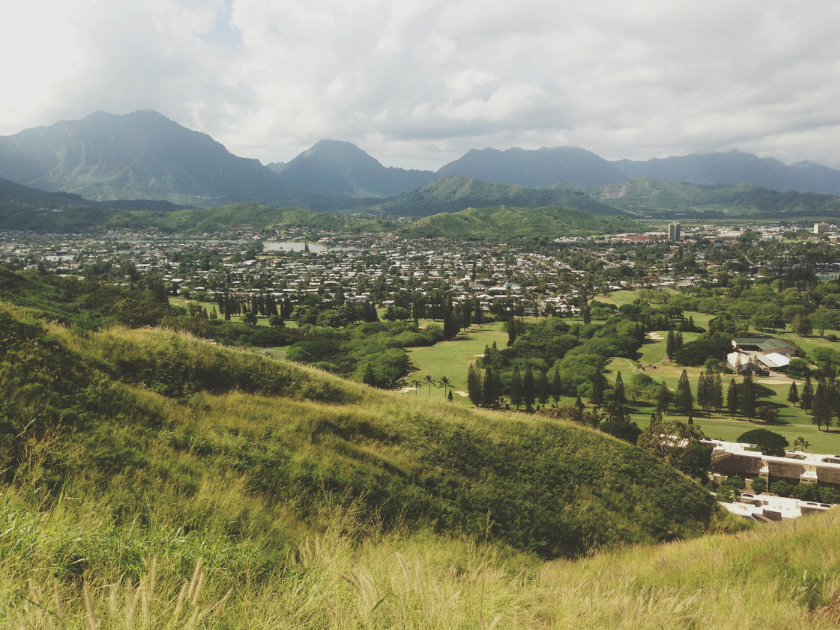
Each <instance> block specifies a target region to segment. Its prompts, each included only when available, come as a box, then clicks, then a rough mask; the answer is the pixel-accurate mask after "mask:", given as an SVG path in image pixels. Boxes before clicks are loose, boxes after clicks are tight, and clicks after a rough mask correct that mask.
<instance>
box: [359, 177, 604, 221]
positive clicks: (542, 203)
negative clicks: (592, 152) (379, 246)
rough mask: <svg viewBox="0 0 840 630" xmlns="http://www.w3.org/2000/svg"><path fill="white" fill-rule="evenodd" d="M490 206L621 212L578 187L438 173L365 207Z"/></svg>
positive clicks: (422, 210) (426, 211)
mask: <svg viewBox="0 0 840 630" xmlns="http://www.w3.org/2000/svg"><path fill="white" fill-rule="evenodd" d="M492 206H517V207H526V208H540V207H546V206H556V207H562V208H572V209H575V210H583V211H584V212H588V213H590V214H599V215H615V214H621V211H620V210H616V209H615V208H613V207H612V206H608V205H606V204H603V203H600V202H598V201H596V200H595V199H592V198H591V197H589V196H587V195H585V194H584V193H583V192H580V191H569V190H564V189H558V190H547V189H540V190H535V189H533V188H525V187H523V186H518V185H515V184H498V183H491V182H482V181H478V180H475V179H471V178H469V177H465V176H454V177H440V178H438V179H436V180H435V181H433V182H432V183H430V184H428V185H426V186H424V187H423V188H420V189H418V190H415V191H412V192H409V193H406V194H404V195H401V196H399V197H396V198H395V199H389V200H387V201H384V202H382V203H381V204H379V205H376V206H371V207H370V208H368V211H376V212H382V213H385V214H392V215H401V216H419V217H423V216H429V215H432V214H438V213H440V212H458V211H460V210H466V209H467V208H488V207H492Z"/></svg>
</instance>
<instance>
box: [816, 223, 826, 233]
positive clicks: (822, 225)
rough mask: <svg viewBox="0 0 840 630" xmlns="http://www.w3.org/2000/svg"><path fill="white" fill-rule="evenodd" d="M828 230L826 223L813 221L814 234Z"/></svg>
mask: <svg viewBox="0 0 840 630" xmlns="http://www.w3.org/2000/svg"><path fill="white" fill-rule="evenodd" d="M825 232H828V223H814V234H824V233H825Z"/></svg>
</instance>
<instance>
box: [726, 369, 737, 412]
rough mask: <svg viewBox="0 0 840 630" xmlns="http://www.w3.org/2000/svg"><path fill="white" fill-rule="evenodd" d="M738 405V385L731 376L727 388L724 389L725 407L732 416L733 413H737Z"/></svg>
mask: <svg viewBox="0 0 840 630" xmlns="http://www.w3.org/2000/svg"><path fill="white" fill-rule="evenodd" d="M739 407H740V405H739V400H738V386H737V385H736V384H735V379H734V378H733V379H732V380H731V381H729V389H728V390H727V391H726V408H727V410H728V411H729V416H730V417H732V418H734V417H735V414H737V413H738V408H739Z"/></svg>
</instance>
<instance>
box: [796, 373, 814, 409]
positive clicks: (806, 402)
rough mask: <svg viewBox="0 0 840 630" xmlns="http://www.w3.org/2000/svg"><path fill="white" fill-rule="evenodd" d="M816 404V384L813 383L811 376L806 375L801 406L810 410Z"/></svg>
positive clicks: (800, 400)
mask: <svg viewBox="0 0 840 630" xmlns="http://www.w3.org/2000/svg"><path fill="white" fill-rule="evenodd" d="M813 404H814V386H813V385H812V384H811V377H810V376H806V377H805V384H804V385H803V386H802V394H801V395H800V396H799V408H800V409H803V410H804V411H806V412H807V411H808V410H809V409H810V408H811V406H812V405H813Z"/></svg>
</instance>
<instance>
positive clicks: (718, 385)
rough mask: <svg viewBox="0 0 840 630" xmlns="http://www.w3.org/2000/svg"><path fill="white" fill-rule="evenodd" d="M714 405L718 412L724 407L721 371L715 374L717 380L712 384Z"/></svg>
mask: <svg viewBox="0 0 840 630" xmlns="http://www.w3.org/2000/svg"><path fill="white" fill-rule="evenodd" d="M712 406H713V407H714V408H715V411H717V412H718V413H720V411H721V409H723V381H722V380H721V378H720V372H718V373H717V374H715V381H714V385H713V386H712Z"/></svg>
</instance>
